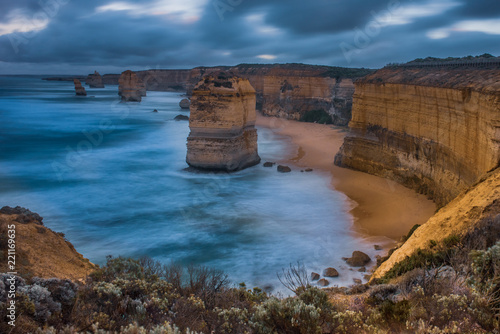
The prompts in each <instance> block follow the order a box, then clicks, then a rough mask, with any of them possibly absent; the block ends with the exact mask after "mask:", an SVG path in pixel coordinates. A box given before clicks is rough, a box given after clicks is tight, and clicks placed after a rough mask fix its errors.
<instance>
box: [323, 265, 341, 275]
mask: <svg viewBox="0 0 500 334" xmlns="http://www.w3.org/2000/svg"><path fill="white" fill-rule="evenodd" d="M323 276H325V277H339V272H338V271H337V269H335V268H331V267H330V268H326V269H325V271H324V272H323Z"/></svg>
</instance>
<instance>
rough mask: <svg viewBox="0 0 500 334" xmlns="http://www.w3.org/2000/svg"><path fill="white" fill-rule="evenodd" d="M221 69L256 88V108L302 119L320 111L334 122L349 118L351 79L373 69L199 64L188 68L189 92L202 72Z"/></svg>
mask: <svg viewBox="0 0 500 334" xmlns="http://www.w3.org/2000/svg"><path fill="white" fill-rule="evenodd" d="M220 70H230V71H232V72H233V73H235V74H236V75H238V76H240V77H242V78H246V79H248V80H249V81H250V84H251V85H252V86H253V87H254V88H255V90H256V92H257V110H259V111H261V112H262V113H263V114H265V115H268V116H277V117H282V118H287V119H294V120H302V119H303V118H305V117H306V116H307V114H308V113H309V112H312V111H323V112H325V113H327V114H328V115H330V117H331V120H332V122H333V123H334V124H337V125H347V123H348V122H349V120H350V119H351V107H352V94H353V92H354V84H353V80H354V79H356V78H358V77H362V76H364V75H366V74H368V73H371V72H372V71H371V70H367V69H346V68H340V67H330V66H313V65H304V64H272V65H261V64H241V65H238V66H235V67H198V68H195V69H193V70H192V71H191V74H190V78H189V81H188V91H187V92H188V95H189V94H190V92H191V89H192V87H194V84H195V83H197V82H198V81H199V80H200V78H201V77H202V76H203V75H206V74H208V73H211V72H215V71H220Z"/></svg>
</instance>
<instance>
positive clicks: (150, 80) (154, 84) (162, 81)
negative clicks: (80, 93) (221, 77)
mask: <svg viewBox="0 0 500 334" xmlns="http://www.w3.org/2000/svg"><path fill="white" fill-rule="evenodd" d="M135 74H136V75H137V77H138V78H139V79H141V81H142V82H143V83H144V86H145V88H146V90H152V91H162V92H169V91H172V92H183V91H186V89H187V81H188V78H189V74H190V70H145V71H136V72H135ZM102 79H103V83H104V84H106V85H118V84H119V83H118V80H119V79H120V75H119V74H104V75H103V76H102Z"/></svg>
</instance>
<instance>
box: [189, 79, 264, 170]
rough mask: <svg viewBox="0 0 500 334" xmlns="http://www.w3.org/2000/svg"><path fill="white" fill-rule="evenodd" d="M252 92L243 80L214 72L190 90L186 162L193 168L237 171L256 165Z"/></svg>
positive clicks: (253, 92)
mask: <svg viewBox="0 0 500 334" xmlns="http://www.w3.org/2000/svg"><path fill="white" fill-rule="evenodd" d="M255 103H256V97H255V89H254V88H253V87H252V86H251V85H250V82H249V81H248V80H247V79H242V78H239V77H236V76H234V75H233V74H232V73H230V72H229V73H227V72H215V73H211V74H210V75H208V76H206V77H204V78H203V79H202V80H201V81H200V82H198V84H197V85H196V86H195V88H194V90H193V95H192V97H191V106H190V110H191V115H190V118H189V127H190V129H191V133H190V134H189V137H188V140H187V157H186V162H187V163H188V164H189V165H190V166H191V167H195V168H200V169H206V170H220V171H228V172H232V171H237V170H241V169H244V168H246V167H250V166H253V165H256V164H258V163H259V162H260V157H259V155H258V152H257V130H256V129H255V118H256V114H255Z"/></svg>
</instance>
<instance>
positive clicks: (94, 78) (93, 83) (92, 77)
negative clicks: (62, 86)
mask: <svg viewBox="0 0 500 334" xmlns="http://www.w3.org/2000/svg"><path fill="white" fill-rule="evenodd" d="M85 83H86V84H87V85H89V87H90V88H104V84H103V82H102V77H101V75H100V74H99V72H97V71H94V74H89V75H88V76H87V79H85Z"/></svg>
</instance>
